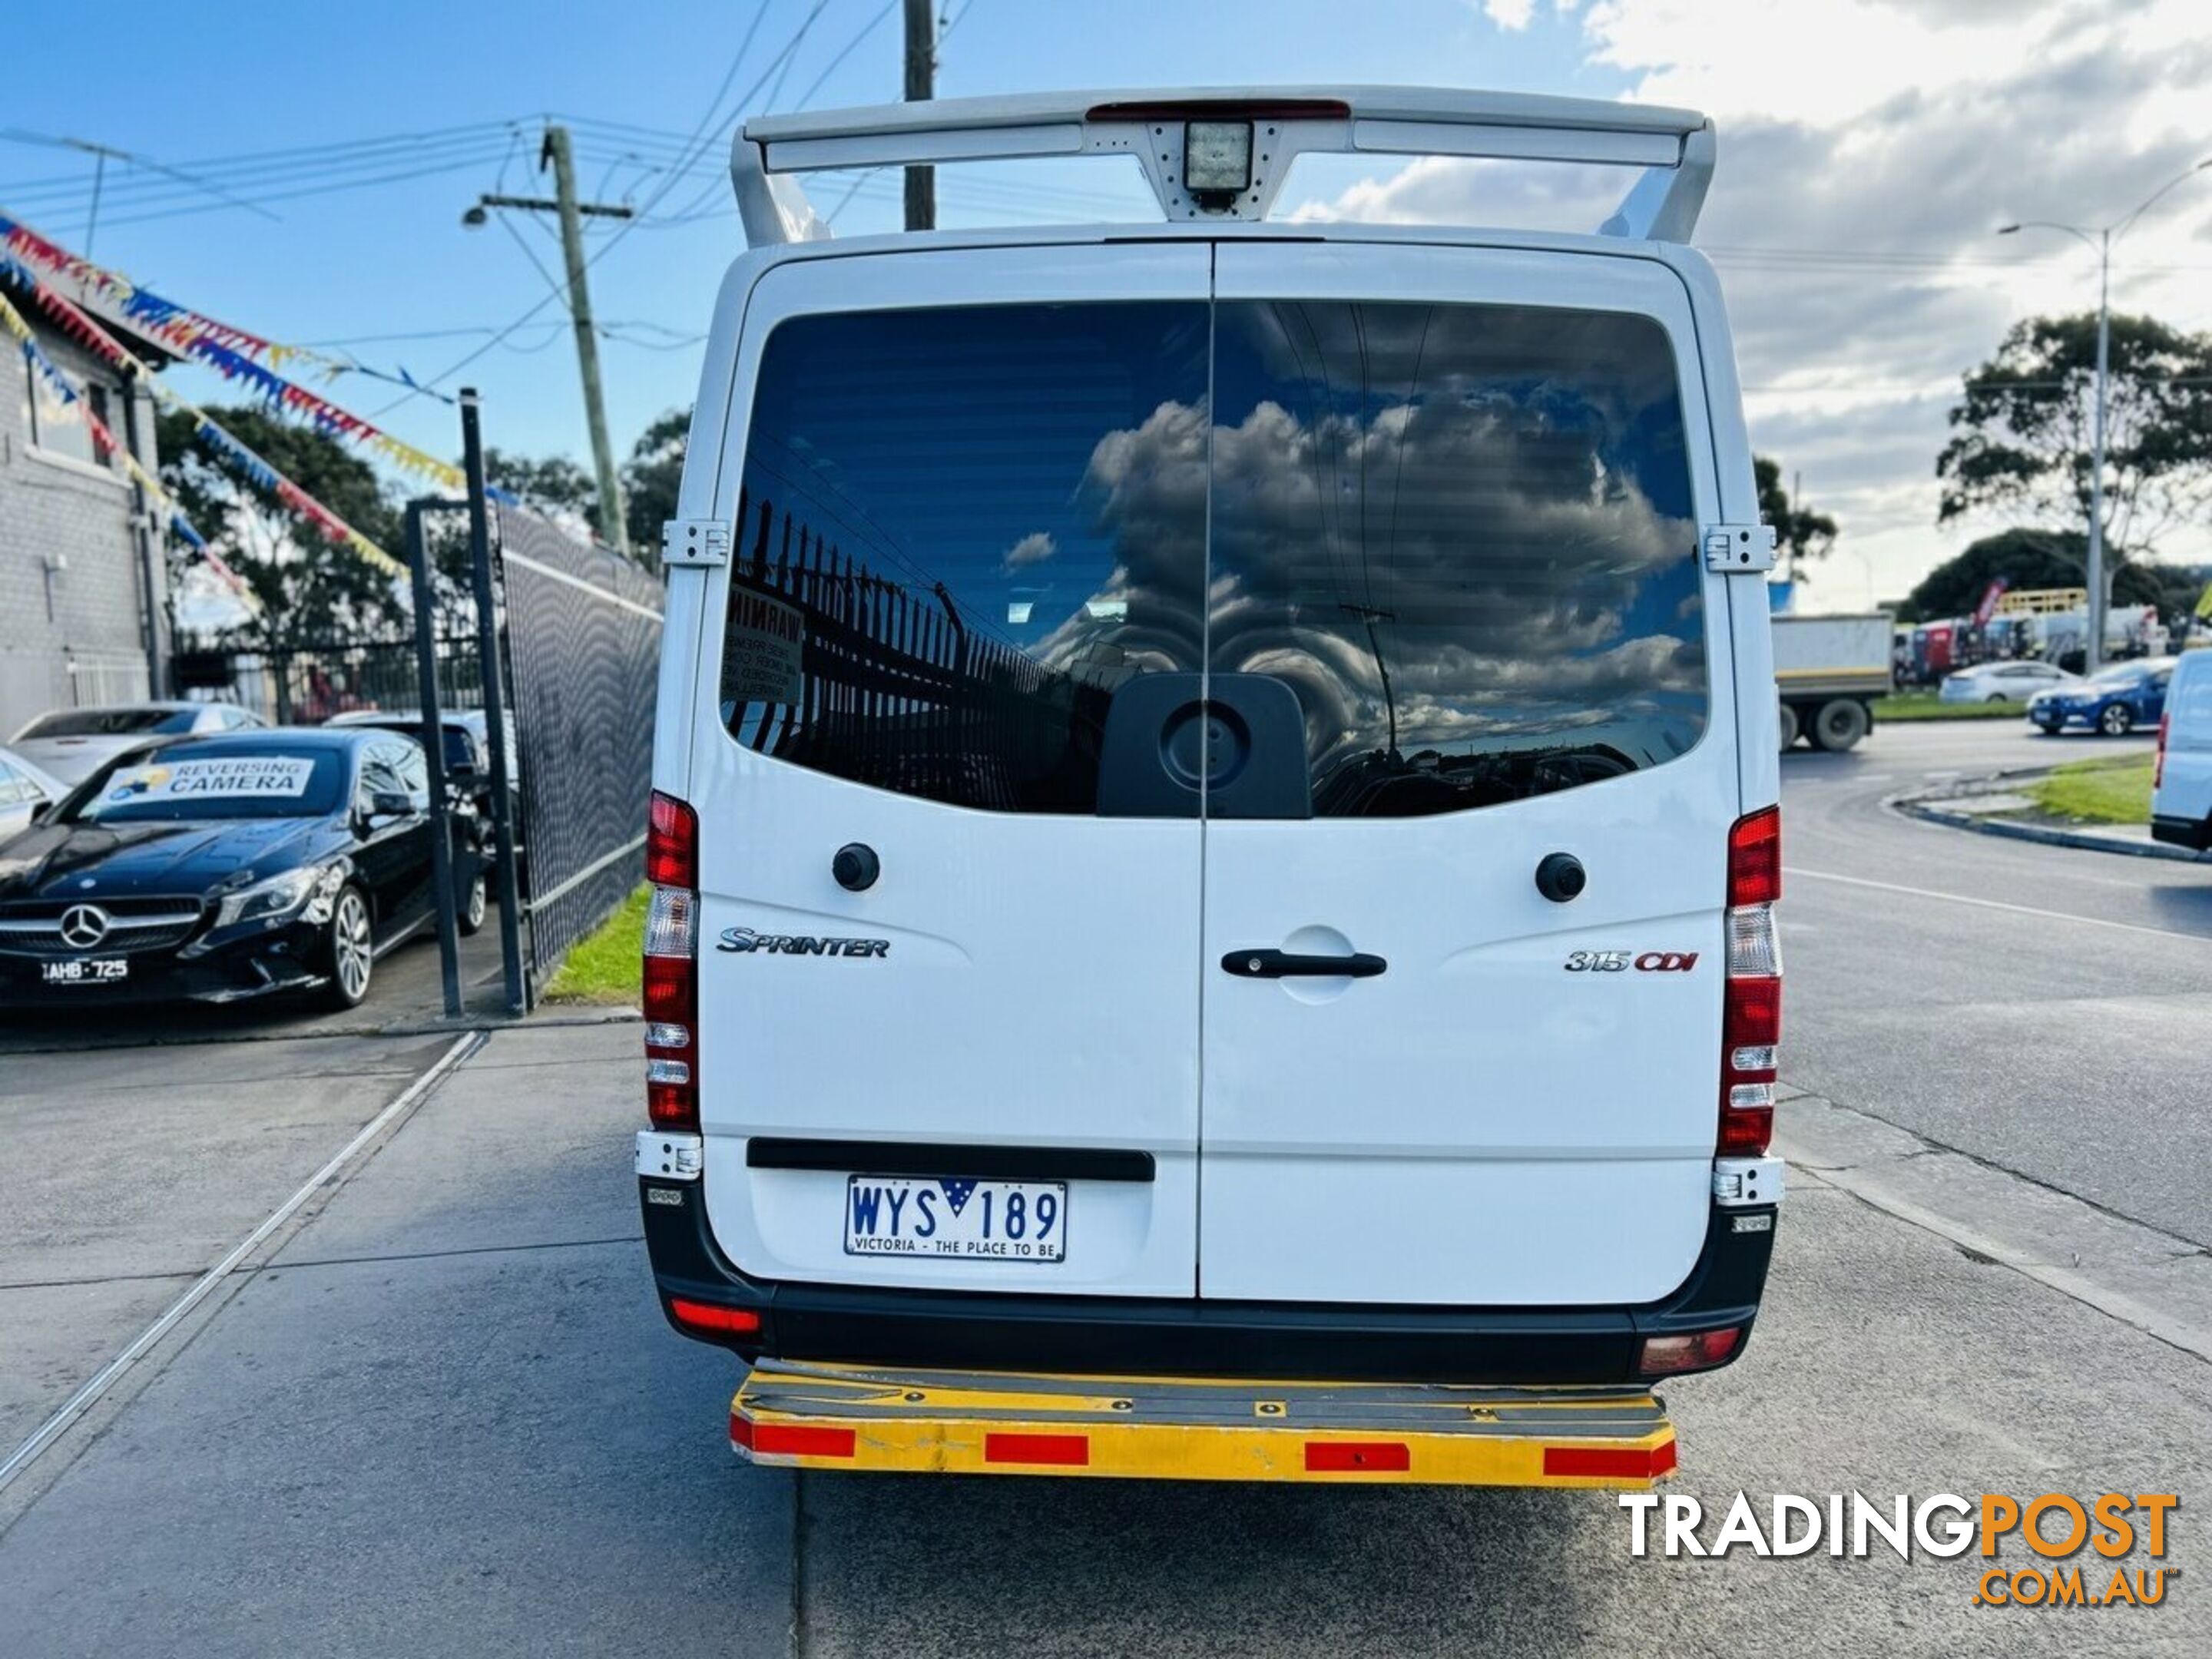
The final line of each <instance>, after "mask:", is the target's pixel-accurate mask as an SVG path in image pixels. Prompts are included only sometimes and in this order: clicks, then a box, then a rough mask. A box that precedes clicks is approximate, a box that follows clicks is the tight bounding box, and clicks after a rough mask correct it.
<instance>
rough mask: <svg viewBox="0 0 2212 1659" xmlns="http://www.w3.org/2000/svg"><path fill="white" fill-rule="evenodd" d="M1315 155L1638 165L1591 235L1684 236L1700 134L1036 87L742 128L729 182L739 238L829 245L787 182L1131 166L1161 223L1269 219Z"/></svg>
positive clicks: (1424, 109)
mask: <svg viewBox="0 0 2212 1659" xmlns="http://www.w3.org/2000/svg"><path fill="white" fill-rule="evenodd" d="M1194 139H1195V154H1194V153H1193V150H1194ZM1319 152H1334V153H1338V154H1356V155H1455V156H1479V157H1485V158H1492V159H1498V160H1505V161H1566V162H1605V163H1611V164H1613V165H1618V166H1641V167H1644V169H1645V172H1644V175H1643V177H1642V178H1641V179H1639V180H1638V183H1637V184H1636V185H1635V186H1634V187H1633V188H1632V190H1630V191H1629V192H1628V194H1627V196H1626V197H1624V198H1623V200H1622V202H1621V204H1620V207H1619V208H1618V209H1617V210H1615V211H1614V212H1613V216H1611V217H1610V218H1608V219H1607V220H1606V222H1604V223H1603V224H1602V225H1601V226H1600V227H1599V228H1598V229H1599V234H1601V235H1607V236H1623V237H1630V238H1634V239H1639V240H1643V239H1649V240H1657V241H1673V242H1686V241H1687V240H1689V239H1690V232H1691V230H1692V228H1693V227H1694V226H1695V225H1696V223H1697V220H1698V210H1699V208H1700V207H1702V206H1703V205H1704V204H1705V190H1706V186H1707V185H1710V184H1711V182H1712V175H1713V127H1712V123H1711V122H1710V121H1708V120H1707V119H1706V118H1705V117H1704V116H1703V115H1700V114H1699V113H1698V112H1696V111H1694V110H1684V109H1667V108H1662V107H1660V106H1656V105H1646V104H1617V103H1607V102H1603V101H1601V100H1596V99H1589V98H1553V97H1544V96H1539V95H1537V94H1529V93H1515V92H1473V91H1463V90H1456V89H1451V88H1408V87H1296V88H1259V89H1249V90H1231V89H1227V88H1199V89H1176V90H1169V91H1156V92H1047V93H1029V94H1020V95H1017V96H1012V97H1001V98H952V99H945V100H938V101H932V102H918V103H910V104H880V105H877V106H873V107H872V108H866V109H849V110H829V111H823V112H816V113H809V114H795V115H766V116H760V117H757V118H754V119H752V120H750V121H748V122H746V123H745V125H744V128H743V129H742V130H741V131H739V132H738V136H737V137H736V139H735V140H734V141H733V143H732V147H731V154H730V173H731V177H732V181H733V182H734V183H735V185H736V186H737V194H738V213H739V216H741V217H742V219H743V220H744V228H745V240H747V242H749V243H750V245H751V246H755V247H762V246H775V245H776V244H779V243H785V242H802V241H813V240H820V239H822V238H825V237H827V236H828V235H829V227H828V226H827V225H826V224H824V223H823V222H822V221H821V220H820V219H819V218H818V217H817V216H816V215H815V213H814V210H813V207H812V205H811V204H810V203H809V202H808V201H807V199H806V197H805V191H802V190H800V189H799V185H798V184H797V182H796V181H795V179H793V177H792V175H793V174H794V173H812V172H821V171H825V170H828V169H832V168H844V167H902V166H907V165H909V164H914V163H922V162H936V161H999V160H1004V159H1006V158H1010V157H1018V156H1062V155H1134V156H1135V157H1136V158H1137V160H1138V161H1139V163H1141V164H1142V166H1143V167H1144V170H1145V177H1146V179H1147V180H1148V181H1149V182H1150V183H1151V185H1152V191H1153V194H1154V195H1155V196H1157V197H1158V198H1159V204H1160V210H1161V212H1162V214H1163V215H1164V216H1165V217H1166V218H1168V219H1169V220H1170V221H1193V220H1194V221H1201V222H1203V221H1215V222H1219V221H1239V220H1241V221H1246V222H1250V221H1257V220H1264V219H1266V218H1267V215H1268V210H1270V209H1271V208H1272V207H1273V205H1274V201H1275V197H1276V194H1277V193H1278V192H1279V191H1280V190H1281V189H1282V185H1283V179H1284V178H1285V175H1286V174H1287V173H1289V171H1290V167H1291V162H1292V161H1296V160H1297V157H1299V156H1300V155H1309V154H1314V153H1319Z"/></svg>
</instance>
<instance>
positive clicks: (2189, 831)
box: [2150, 817, 2212, 853]
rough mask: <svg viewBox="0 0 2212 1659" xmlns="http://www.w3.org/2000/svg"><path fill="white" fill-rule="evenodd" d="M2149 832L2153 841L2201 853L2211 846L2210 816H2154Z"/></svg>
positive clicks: (2211, 821)
mask: <svg viewBox="0 0 2212 1659" xmlns="http://www.w3.org/2000/svg"><path fill="white" fill-rule="evenodd" d="M2150 834H2151V839H2152V840H2153V841H2162V842H2166V843H2167V844H2168V845H2169V846H2173V847H2186V848H2191V849H2192V850H2193V851H2196V852H2199V853H2202V852H2203V851H2205V850H2206V849H2207V848H2212V818H2180V817H2154V818H2153V819H2152V820H2151V821H2150Z"/></svg>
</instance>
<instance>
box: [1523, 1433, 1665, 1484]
mask: <svg viewBox="0 0 2212 1659" xmlns="http://www.w3.org/2000/svg"><path fill="white" fill-rule="evenodd" d="M1544 1473H1545V1474H1547V1475H1549V1474H1558V1475H1583V1476H1588V1477H1589V1478H1591V1479H1595V1480H1656V1479H1657V1478H1658V1477H1659V1476H1661V1475H1662V1474H1673V1473H1674V1442H1673V1441H1672V1440H1669V1441H1668V1442H1667V1443H1665V1444H1664V1445H1662V1446H1655V1447H1653V1448H1651V1449H1650V1450H1648V1451H1646V1450H1644V1449H1642V1448H1640V1447H1628V1448H1626V1449H1621V1448H1616V1447H1612V1446H1547V1447H1545V1448H1544Z"/></svg>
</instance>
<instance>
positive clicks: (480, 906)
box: [459, 872, 489, 936]
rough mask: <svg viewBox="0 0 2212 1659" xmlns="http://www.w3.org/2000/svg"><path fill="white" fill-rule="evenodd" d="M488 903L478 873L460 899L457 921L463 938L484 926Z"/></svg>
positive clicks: (480, 873) (481, 874) (480, 875)
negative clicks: (459, 912) (459, 911)
mask: <svg viewBox="0 0 2212 1659" xmlns="http://www.w3.org/2000/svg"><path fill="white" fill-rule="evenodd" d="M488 908H489V896H488V895H487V894H486V892H485V888H484V878H483V873H482V872H478V873H477V877H476V878H475V879H474V880H473V881H471V882H470V883H469V890H468V891H467V892H466V893H465V894H464V895H462V897H461V914H460V916H459V922H460V928H461V933H462V934H463V935H464V936H468V935H471V934H474V933H476V932H477V930H478V929H479V928H481V927H483V925H484V916H485V915H486V913H487V910H488Z"/></svg>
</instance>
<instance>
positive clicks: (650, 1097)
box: [645, 789, 699, 1134]
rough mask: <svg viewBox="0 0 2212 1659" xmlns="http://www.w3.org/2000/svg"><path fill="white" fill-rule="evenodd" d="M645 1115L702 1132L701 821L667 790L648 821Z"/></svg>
mask: <svg viewBox="0 0 2212 1659" xmlns="http://www.w3.org/2000/svg"><path fill="white" fill-rule="evenodd" d="M645 873H646V878H647V880H648V881H650V882H651V883H652V884H653V893H652V897H651V900H650V902H649V903H648V904H647V909H646V913H645V1109H646V1114H647V1116H649V1117H650V1118H651V1119H652V1120H653V1127H654V1128H656V1129H680V1130H685V1131H688V1132H690V1133H695V1134H696V1133H697V1132H698V1128H699V1055H698V1044H697V1041H696V1036H697V1032H698V1029H699V891H698V888H699V815H698V814H697V813H696V812H694V811H692V810H691V808H690V805H688V804H687V803H685V802H684V801H680V800H678V799H676V798H675V797H674V796H672V795H664V794H662V793H660V792H659V790H657V789H656V790H654V791H653V805H652V809H651V811H650V813H649V814H648V816H647V821H646V834H645Z"/></svg>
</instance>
